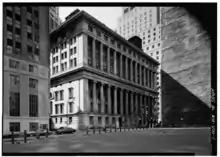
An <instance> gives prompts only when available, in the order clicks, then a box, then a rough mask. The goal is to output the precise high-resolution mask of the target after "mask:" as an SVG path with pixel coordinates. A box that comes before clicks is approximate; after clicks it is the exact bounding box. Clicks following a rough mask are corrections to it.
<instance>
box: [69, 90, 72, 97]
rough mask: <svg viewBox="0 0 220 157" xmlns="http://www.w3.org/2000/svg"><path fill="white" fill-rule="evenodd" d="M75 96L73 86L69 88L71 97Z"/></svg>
mask: <svg viewBox="0 0 220 157" xmlns="http://www.w3.org/2000/svg"><path fill="white" fill-rule="evenodd" d="M72 97H73V88H69V98H72Z"/></svg>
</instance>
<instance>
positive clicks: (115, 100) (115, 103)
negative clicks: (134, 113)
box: [114, 86, 117, 115]
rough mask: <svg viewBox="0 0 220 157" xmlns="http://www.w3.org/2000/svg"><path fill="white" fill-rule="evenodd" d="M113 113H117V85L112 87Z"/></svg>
mask: <svg viewBox="0 0 220 157" xmlns="http://www.w3.org/2000/svg"><path fill="white" fill-rule="evenodd" d="M114 106H115V107H114V109H115V110H114V113H115V115H117V87H116V86H115V87H114Z"/></svg>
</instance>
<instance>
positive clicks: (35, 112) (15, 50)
mask: <svg viewBox="0 0 220 157" xmlns="http://www.w3.org/2000/svg"><path fill="white" fill-rule="evenodd" d="M48 23H49V10H48V7H37V6H36V7H32V6H15V5H13V6H9V5H8V4H4V6H3V54H4V75H3V76H4V78H3V133H10V131H11V130H14V131H15V132H23V131H24V130H27V131H34V130H36V129H37V128H39V127H43V128H46V127H48V124H49V26H48V25H49V24H48Z"/></svg>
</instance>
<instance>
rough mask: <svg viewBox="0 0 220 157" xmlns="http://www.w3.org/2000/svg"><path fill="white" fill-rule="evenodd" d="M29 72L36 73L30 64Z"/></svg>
mask: <svg viewBox="0 0 220 157" xmlns="http://www.w3.org/2000/svg"><path fill="white" fill-rule="evenodd" d="M29 72H34V66H33V65H30V64H29Z"/></svg>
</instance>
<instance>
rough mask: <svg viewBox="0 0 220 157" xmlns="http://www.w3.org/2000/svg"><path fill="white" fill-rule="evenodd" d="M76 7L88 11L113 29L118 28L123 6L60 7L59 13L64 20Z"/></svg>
mask: <svg viewBox="0 0 220 157" xmlns="http://www.w3.org/2000/svg"><path fill="white" fill-rule="evenodd" d="M76 8H78V9H79V10H84V11H86V12H87V13H89V14H90V15H92V16H93V17H95V18H96V19H98V20H99V21H101V22H102V23H104V24H105V25H106V26H108V27H109V28H111V29H112V30H116V28H117V19H118V18H119V17H120V16H121V15H122V7H60V8H59V14H60V18H61V19H62V22H63V21H65V17H66V16H68V15H69V14H70V13H71V12H72V11H73V10H75V9H76Z"/></svg>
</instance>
